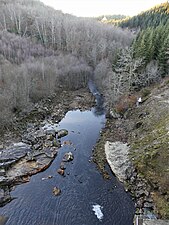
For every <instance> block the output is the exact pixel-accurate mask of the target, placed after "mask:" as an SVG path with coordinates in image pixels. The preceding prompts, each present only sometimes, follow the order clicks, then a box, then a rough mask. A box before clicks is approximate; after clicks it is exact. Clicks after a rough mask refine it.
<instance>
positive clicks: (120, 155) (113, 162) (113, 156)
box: [105, 141, 132, 182]
mask: <svg viewBox="0 0 169 225" xmlns="http://www.w3.org/2000/svg"><path fill="white" fill-rule="evenodd" d="M105 153H106V159H107V161H108V163H109V165H110V167H111V169H112V171H113V173H114V174H115V175H116V176H117V177H118V179H119V180H120V181H121V182H125V181H126V180H127V178H128V177H127V176H130V175H129V171H130V170H131V167H132V165H131V162H130V160H129V157H128V153H129V147H128V145H127V143H122V142H109V141H106V144H105ZM127 171H128V172H127Z"/></svg>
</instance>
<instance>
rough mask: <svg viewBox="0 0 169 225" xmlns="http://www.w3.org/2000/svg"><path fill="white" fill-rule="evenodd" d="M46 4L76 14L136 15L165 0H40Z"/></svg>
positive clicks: (85, 15) (86, 15)
mask: <svg viewBox="0 0 169 225" xmlns="http://www.w3.org/2000/svg"><path fill="white" fill-rule="evenodd" d="M41 1H42V2H44V3H45V4H46V5H49V6H52V7H54V8H55V9H59V10H62V12H64V13H70V14H73V15H76V16H84V17H88V16H99V15H108V14H109V15H113V14H123V15H130V16H133V15H136V14H138V13H140V12H141V11H143V10H147V9H149V8H151V7H153V6H155V5H156V4H160V3H163V2H166V1H167V0H41Z"/></svg>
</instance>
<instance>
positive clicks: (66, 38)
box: [0, 0, 134, 128]
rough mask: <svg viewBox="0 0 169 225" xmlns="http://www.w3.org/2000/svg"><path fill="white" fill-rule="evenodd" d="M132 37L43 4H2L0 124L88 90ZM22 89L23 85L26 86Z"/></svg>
mask: <svg viewBox="0 0 169 225" xmlns="http://www.w3.org/2000/svg"><path fill="white" fill-rule="evenodd" d="M133 37H134V36H133V34H132V33H131V32H129V31H123V30H122V29H121V28H117V27H116V28H114V29H112V27H109V26H105V25H104V24H101V23H98V22H97V21H95V20H93V19H86V18H77V17H75V16H72V15H69V14H63V13H62V12H61V11H57V10H54V9H53V8H50V7H47V6H45V5H44V4H43V3H41V2H40V1H38V0H31V1H29V0H15V1H12V0H7V1H3V0H1V1H0V105H1V111H0V124H1V128H3V127H6V125H7V124H8V123H9V124H10V125H11V122H12V118H13V115H14V113H15V112H16V111H20V110H21V111H22V110H23V109H24V110H25V107H29V106H30V105H31V104H33V103H35V102H37V101H39V100H40V99H43V98H44V97H47V96H48V95H51V94H52V93H55V92H57V91H59V92H60V91H63V90H65V89H66V90H70V89H71V90H76V89H78V88H81V87H86V86H87V83H88V80H89V77H91V75H92V74H93V72H94V70H95V68H96V67H97V65H98V64H100V62H102V61H106V63H107V67H108V66H109V68H111V66H110V65H111V62H112V60H113V58H114V57H115V55H116V54H117V51H118V50H119V49H121V48H125V47H127V46H129V45H130V43H131V42H132V40H133ZM21 84H22V85H21Z"/></svg>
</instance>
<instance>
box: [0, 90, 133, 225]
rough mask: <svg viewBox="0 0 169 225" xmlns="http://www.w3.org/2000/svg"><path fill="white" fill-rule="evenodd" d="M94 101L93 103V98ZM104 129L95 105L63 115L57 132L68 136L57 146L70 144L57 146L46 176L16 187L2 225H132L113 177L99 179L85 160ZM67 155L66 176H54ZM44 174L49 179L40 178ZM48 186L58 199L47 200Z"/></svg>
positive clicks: (124, 198) (129, 209)
mask: <svg viewBox="0 0 169 225" xmlns="http://www.w3.org/2000/svg"><path fill="white" fill-rule="evenodd" d="M95 97H96V100H97V101H96V102H97V103H98V101H100V97H99V94H98V93H96V94H95ZM104 124H105V115H104V113H103V111H102V109H101V108H100V107H99V106H97V107H95V108H93V109H92V110H91V111H85V112H81V111H79V110H77V111H69V112H68V113H67V114H66V116H65V118H64V119H63V120H62V121H61V122H60V123H59V129H61V128H64V129H67V130H68V131H69V135H68V136H66V137H64V138H62V139H61V141H62V142H63V141H68V140H70V141H71V142H72V143H73V145H72V146H68V145H64V146H63V147H61V149H60V150H59V153H58V156H57V157H56V159H55V160H54V161H53V163H52V165H51V166H50V167H49V168H48V169H47V170H46V171H44V172H42V173H39V174H37V175H35V176H33V177H32V178H31V181H30V182H29V183H26V184H22V185H20V186H17V187H16V189H15V190H14V191H13V192H12V196H13V197H15V198H16V199H14V200H13V201H12V202H10V203H9V204H7V205H6V206H4V207H3V208H0V215H5V216H7V217H9V219H8V222H7V225H99V224H103V225H132V220H133V214H134V204H133V202H132V200H131V198H130V196H129V195H128V194H127V193H126V192H125V191H124V189H123V187H122V185H121V184H120V183H119V182H118V181H117V180H116V178H115V177H114V176H113V175H112V178H111V180H104V179H103V177H102V175H101V174H100V173H99V171H98V170H97V169H96V165H95V164H94V163H92V162H91V161H90V159H91V156H92V148H93V146H94V145H95V143H96V141H97V139H98V137H99V133H100V131H101V129H102V128H103V127H104ZM74 147H75V148H76V150H75V148H74ZM69 151H71V152H72V153H73V155H74V160H73V161H72V162H67V163H66V170H65V173H66V176H65V177H62V176H60V175H59V174H58V173H57V172H56V171H57V169H58V168H59V166H60V163H61V161H62V158H63V156H64V154H65V153H66V152H69ZM49 175H51V176H53V178H51V179H46V180H43V179H42V178H45V177H48V176H49ZM54 187H59V188H60V189H61V195H60V196H54V195H53V193H52V190H53V188H54ZM93 207H95V211H94V210H93V209H94V208H93ZM96 211H97V213H96ZM96 214H97V215H96Z"/></svg>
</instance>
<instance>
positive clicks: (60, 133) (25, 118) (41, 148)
mask: <svg viewBox="0 0 169 225" xmlns="http://www.w3.org/2000/svg"><path fill="white" fill-rule="evenodd" d="M79 93H80V95H79ZM77 96H79V97H77ZM72 103H76V106H77V107H78V108H79V109H80V110H84V109H88V108H89V107H92V106H93V104H94V98H93V96H92V95H91V94H90V93H89V92H88V91H87V90H85V89H81V90H77V91H72V92H70V91H69V92H67V91H62V92H61V93H59V94H58V95H56V94H53V95H52V96H51V97H50V98H46V99H44V100H42V101H41V102H39V103H37V104H35V105H34V106H33V108H32V109H30V110H29V111H25V112H24V111H22V112H20V113H19V114H18V115H16V117H15V121H13V125H14V127H11V131H10V130H8V132H6V134H4V136H3V137H2V136H0V139H1V141H0V206H3V205H4V204H6V203H7V202H9V201H10V200H11V196H10V191H11V188H12V187H13V186H15V185H16V184H20V183H23V182H28V181H29V180H30V176H32V175H34V174H36V173H38V172H41V171H43V170H45V169H46V168H48V167H49V166H50V164H51V163H52V161H53V160H54V158H55V157H56V155H57V152H58V150H59V148H60V147H61V140H60V139H61V138H62V137H64V136H66V135H67V134H68V131H67V130H65V129H61V130H59V129H58V122H59V121H60V120H61V119H62V118H63V117H64V115H65V113H66V112H67V111H68V110H70V109H72V105H73V104H72ZM64 144H66V145H72V143H70V142H68V141H67V142H64ZM71 160H73V155H72V153H67V154H66V155H65V156H64V161H66V162H67V161H71ZM65 168H66V167H65V165H64V162H61V165H60V170H59V171H58V172H59V173H60V174H61V175H64V169H65ZM49 178H50V176H48V177H47V178H44V179H49ZM54 194H56V190H55V193H54Z"/></svg>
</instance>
